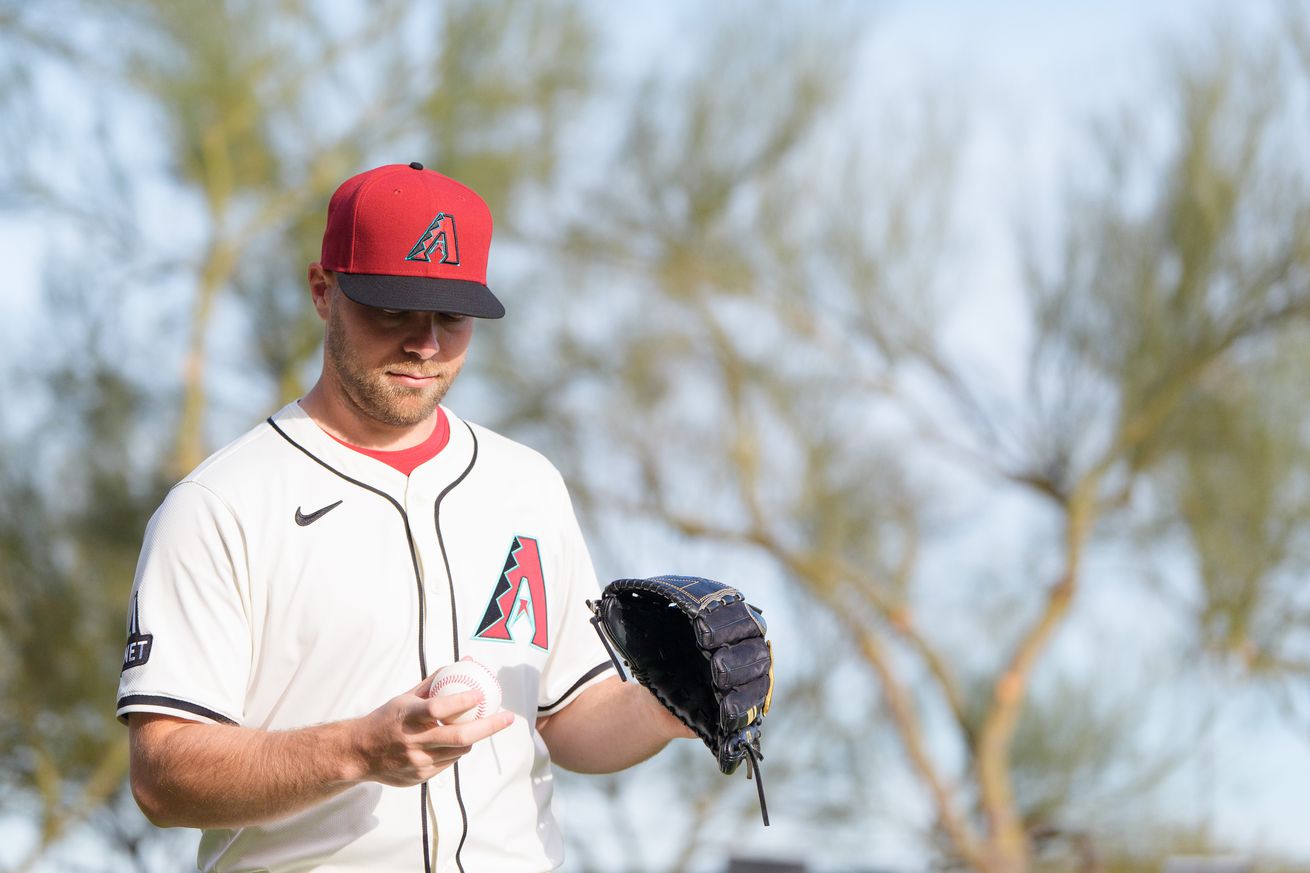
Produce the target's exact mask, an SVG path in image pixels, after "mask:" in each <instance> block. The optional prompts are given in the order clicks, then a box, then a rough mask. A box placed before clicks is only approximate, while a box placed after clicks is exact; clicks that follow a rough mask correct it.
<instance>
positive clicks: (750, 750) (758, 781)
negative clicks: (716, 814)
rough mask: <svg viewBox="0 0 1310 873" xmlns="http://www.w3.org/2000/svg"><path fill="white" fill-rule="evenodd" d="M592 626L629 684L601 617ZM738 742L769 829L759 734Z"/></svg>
mask: <svg viewBox="0 0 1310 873" xmlns="http://www.w3.org/2000/svg"><path fill="white" fill-rule="evenodd" d="M591 626H592V627H594V628H595V629H596V636H598V637H600V644H601V645H602V646H604V647H605V652H606V654H608V655H609V656H610V661H612V662H613V663H614V669H615V670H617V671H618V674H619V678H620V679H622V680H623V681H624V682H627V681H628V675H627V673H626V672H625V671H624V669H623V664H622V663H621V662H620V660H619V656H618V655H617V654H615V653H614V649H613V648H611V647H610V641H609V638H608V637H607V636H606V634H605V631H604V629H603V628H602V627H601V622H600V616H599V615H593V616H592V617H591ZM738 742H739V743H740V744H741V745H742V746H744V747H745V749H746V764H747V768H748V769H747V770H746V778H747V779H754V780H755V791H756V793H758V794H759V796H760V815H761V816H762V817H763V818H764V826H765V827H766V828H767V827H768V826H769V807H768V804H766V803H765V802H764V775H763V773H762V772H761V771H760V761H763V760H764V755H763V753H761V752H760V750H759V733H758V732H756V733H754V734H753V735H752V738H751V739H749V740H748V739H746V738H745V737H742V738H741V739H739V740H738Z"/></svg>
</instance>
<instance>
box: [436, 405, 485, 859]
mask: <svg viewBox="0 0 1310 873" xmlns="http://www.w3.org/2000/svg"><path fill="white" fill-rule="evenodd" d="M464 427H466V428H468V432H469V437H471V438H472V440H473V457H471V458H469V464H468V466H467V467H465V468H464V472H463V473H460V474H459V478H457V479H456V480H455V481H454V482H451V483H450V484H449V485H447V486H446V487H445V488H444V489H442V491H441V493H440V494H438V495H437V499H436V502H434V503H433V504H432V524H433V526H434V527H436V529H437V546H438V547H440V549H441V560H442V562H443V563H444V564H445V565H446V587H447V588H449V589H450V646H451V649H452V650H453V651H454V654H455V657H454V659H453V661H458V660H459V610H458V609H456V606H455V579H454V577H453V576H451V575H450V558H449V557H448V556H447V555H446V540H445V537H443V536H442V535H441V501H442V500H444V499H445V498H446V495H447V494H449V493H450V492H451V491H452V490H454V488H455V486H456V485H458V484H459V483H461V482H463V481H464V478H465V477H466V476H468V474H469V473H470V472H471V471H472V470H473V465H474V464H476V463H477V462H478V435H477V434H475V433H474V432H473V428H471V427H469V423H468V422H467V421H466V422H464ZM453 661H452V663H453ZM451 770H453V771H454V774H455V800H456V801H457V802H458V803H459V817H460V820H461V828H462V831H461V833H460V835H459V845H458V846H456V847H455V866H456V867H458V868H459V871H460V873H464V862H463V861H462V860H461V859H460V852H462V851H464V842H465V840H467V839H468V836H469V814H468V810H466V809H465V808H464V794H463V792H462V791H460V787H459V761H456V762H455V763H454V764H453V765H452V766H451ZM427 787H428V786H427V783H426V782H425V783H423V790H424V792H425V796H424V798H423V801H424V803H423V857H424V859H426V858H428V857H429V855H428V848H427V835H428V816H427V797H426V791H427ZM428 873H431V871H428Z"/></svg>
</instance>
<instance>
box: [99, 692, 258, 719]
mask: <svg viewBox="0 0 1310 873" xmlns="http://www.w3.org/2000/svg"><path fill="white" fill-rule="evenodd" d="M137 705H144V706H167V707H168V708H169V709H180V710H182V711H183V712H189V713H192V714H193V715H203V716H204V717H205V718H210V719H213V720H214V721H216V722H219V723H221V724H236V722H235V721H233V720H232V719H230V718H228V717H227V716H226V715H220V714H219V713H217V712H214V710H212V709H206V708H205V707H203V706H199V705H198V704H195V703H188V702H187V701H185V700H178V699H177V698H176V697H160V696H158V695H154V694H129V695H127V696H126V697H122V698H120V699H119V701H118V708H119V709H122V708H123V707H124V706H137Z"/></svg>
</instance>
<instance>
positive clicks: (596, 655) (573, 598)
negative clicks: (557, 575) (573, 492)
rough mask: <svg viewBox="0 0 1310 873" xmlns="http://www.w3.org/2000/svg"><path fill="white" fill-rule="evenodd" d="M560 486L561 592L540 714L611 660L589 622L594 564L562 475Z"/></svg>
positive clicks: (603, 673)
mask: <svg viewBox="0 0 1310 873" xmlns="http://www.w3.org/2000/svg"><path fill="white" fill-rule="evenodd" d="M559 488H560V501H561V503H562V506H561V508H560V513H559V519H560V525H561V531H560V538H561V541H562V544H561V548H562V560H561V568H562V570H563V575H564V577H565V578H564V579H563V580H562V581H563V582H564V583H565V584H564V597H563V598H562V610H561V615H560V619H559V622H560V623H559V630H558V631H557V632H556V640H557V641H558V642H557V643H556V644H555V646H554V647H553V648H552V650H551V653H550V658H549V659H547V661H546V666H545V668H544V669H543V671H542V676H541V685H540V688H541V694H540V699H539V700H538V701H537V712H538V714H540V715H550V714H552V713H555V712H558V711H559V710H561V709H563V708H564V707H565V706H567V705H568V704H569V703H571V702H572V701H573V700H574V698H576V697H577V696H578V695H579V694H581V693H582V692H583V691H584V690H586V689H587V688H589V687H591V686H592V685H595V684H596V683H598V682H600V681H601V680H603V679H605V678H606V677H608V676H611V675H613V674H614V665H613V663H612V662H611V661H610V657H609V654H608V653H607V652H606V651H605V649H604V647H603V646H602V645H601V642H600V638H599V637H598V636H597V635H596V629H595V628H594V627H593V626H592V624H591V611H590V610H589V609H588V608H587V600H588V599H591V600H595V599H597V598H598V597H599V596H600V586H599V584H598V582H597V580H596V570H595V569H594V568H593V566H592V563H591V555H590V554H589V553H588V552H587V544H586V543H585V542H584V541H583V539H582V530H581V528H579V527H578V520H577V517H576V516H575V515H574V512H573V504H572V502H571V501H570V500H569V496H568V491H567V490H566V489H565V488H564V483H563V480H560V483H559Z"/></svg>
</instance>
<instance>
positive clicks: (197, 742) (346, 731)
mask: <svg viewBox="0 0 1310 873" xmlns="http://www.w3.org/2000/svg"><path fill="white" fill-rule="evenodd" d="M429 681H430V677H429V679H424V680H423V681H422V682H420V683H419V684H418V685H416V686H414V687H413V688H411V689H410V690H409V691H407V692H405V693H404V694H401V695H399V696H398V697H394V698H392V699H391V700H389V701H387V702H386V703H384V704H383V705H382V706H380V707H378V708H377V709H375V710H374V711H373V712H371V713H369V714H368V715H366V716H363V717H362V718H357V719H349V720H346V721H339V722H332V723H329V724H320V725H313V726H310V727H303V728H295V729H292V730H272V731H270V730H259V729H256V728H246V727H238V726H236V725H226V724H204V723H200V722H195V721H189V720H186V719H181V718H177V717H176V716H171V715H163V714H156V713H149V712H137V713H133V714H132V715H131V716H130V720H129V723H128V734H129V737H130V742H131V783H132V794H133V796H134V797H135V798H136V801H137V804H138V805H139V806H140V807H141V810H142V811H143V812H144V813H145V814H146V818H148V819H150V821H151V822H153V823H154V824H156V825H158V826H159V827H194V828H238V827H246V826H248V825H257V824H263V823H265V822H269V821H275V820H277V819H280V818H285V817H286V816H289V815H292V814H294V813H296V812H299V811H300V810H302V809H305V808H306V807H308V806H310V805H312V804H315V803H319V802H321V801H323V800H326V799H327V798H329V797H332V796H334V795H336V794H340V793H341V792H342V791H345V790H346V789H347V788H349V787H350V786H352V785H358V784H359V783H361V782H380V783H382V784H384V785H393V786H408V785H417V784H418V783H420V782H423V781H424V780H427V779H431V778H432V777H433V776H436V775H437V774H438V773H440V772H442V771H443V770H445V769H446V768H447V767H449V766H450V765H451V764H452V763H454V762H455V761H458V760H459V759H460V757H461V756H463V755H465V754H467V753H468V751H469V750H470V749H471V748H472V747H473V745H474V744H476V743H478V742H481V741H482V740H485V739H486V738H487V737H489V736H491V735H492V734H494V733H496V732H497V731H502V730H504V729H505V728H507V727H509V726H510V724H512V723H513V721H514V718H515V716H514V713H512V712H509V711H504V712H498V713H496V714H495V715H492V716H489V717H487V718H482V719H477V720H475V721H470V722H466V723H464V724H443V723H442V722H443V721H445V720H450V719H453V718H455V717H457V716H458V715H460V714H461V713H463V712H465V711H467V710H469V709H472V708H473V707H475V706H477V704H478V697H477V694H475V693H473V692H469V693H466V694H457V695H451V696H449V697H433V698H429V697H428V696H427V689H428V683H429Z"/></svg>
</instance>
